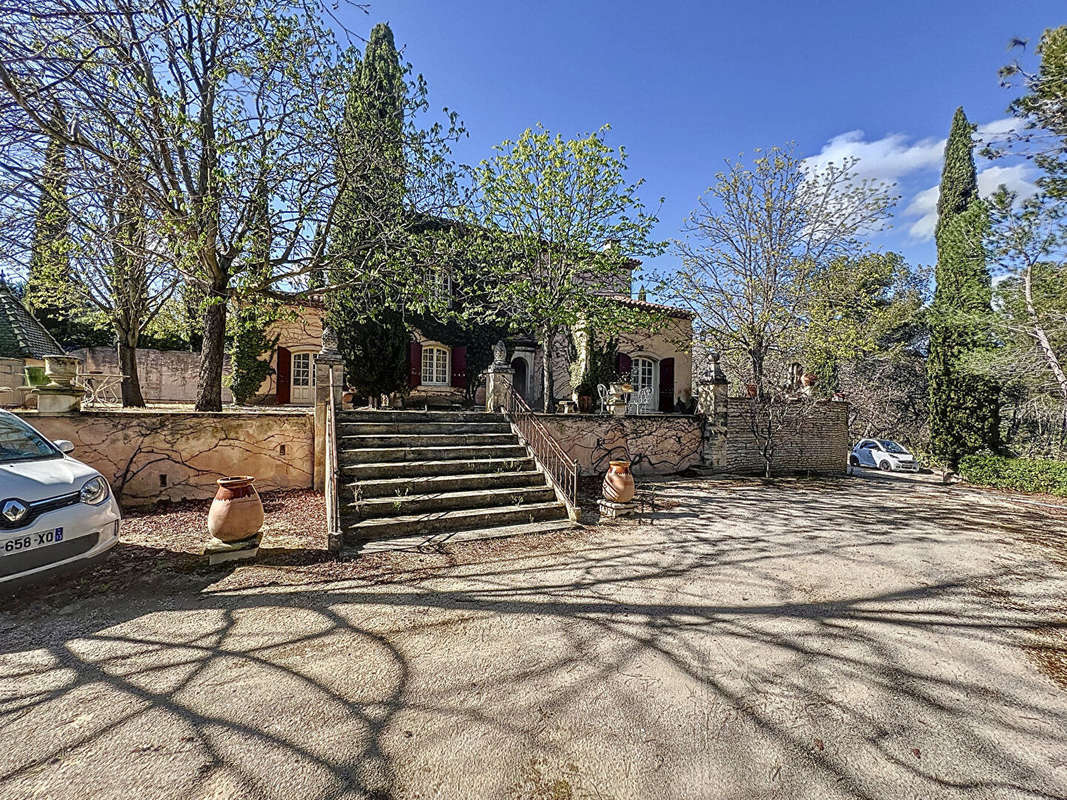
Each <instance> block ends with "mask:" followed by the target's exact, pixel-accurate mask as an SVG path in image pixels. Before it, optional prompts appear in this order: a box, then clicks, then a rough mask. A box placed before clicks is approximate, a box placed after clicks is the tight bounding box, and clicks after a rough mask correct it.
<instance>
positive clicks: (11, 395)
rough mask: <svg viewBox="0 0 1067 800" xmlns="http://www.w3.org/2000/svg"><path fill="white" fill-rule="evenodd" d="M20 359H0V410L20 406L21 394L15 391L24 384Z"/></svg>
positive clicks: (22, 364)
mask: <svg viewBox="0 0 1067 800" xmlns="http://www.w3.org/2000/svg"><path fill="white" fill-rule="evenodd" d="M24 364H25V362H24V361H23V360H22V359H21V358H0V408H4V407H6V408H14V407H16V406H19V405H21V404H22V392H20V391H18V390H17V389H16V387H17V386H22V384H24V383H25V382H26V380H25V378H24V377H23V372H22V367H23V366H24Z"/></svg>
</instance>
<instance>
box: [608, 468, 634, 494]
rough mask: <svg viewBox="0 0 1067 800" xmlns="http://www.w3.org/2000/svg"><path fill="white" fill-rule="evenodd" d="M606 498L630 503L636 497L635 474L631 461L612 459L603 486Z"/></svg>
mask: <svg viewBox="0 0 1067 800" xmlns="http://www.w3.org/2000/svg"><path fill="white" fill-rule="evenodd" d="M602 491H603V493H604V499H605V500H610V501H611V502H613V503H629V502H630V501H631V500H633V499H634V476H633V473H632V472H630V462H629V461H610V462H608V471H607V474H605V475H604V485H603V487H602Z"/></svg>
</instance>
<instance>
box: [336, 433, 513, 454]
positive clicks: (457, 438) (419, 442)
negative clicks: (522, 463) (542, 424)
mask: <svg viewBox="0 0 1067 800" xmlns="http://www.w3.org/2000/svg"><path fill="white" fill-rule="evenodd" d="M518 443H519V439H518V437H517V436H516V435H515V434H513V433H511V432H510V431H508V432H507V433H431V434H422V433H388V434H375V435H372V436H363V435H358V436H353V435H349V434H342V435H341V436H340V437H338V439H337V446H338V447H339V448H341V449H342V450H361V449H365V448H381V447H388V448H399V449H404V450H406V449H410V448H412V447H464V446H477V447H482V446H485V445H491V444H499V445H517V444H518Z"/></svg>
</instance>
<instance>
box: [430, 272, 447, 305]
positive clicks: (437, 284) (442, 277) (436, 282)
mask: <svg viewBox="0 0 1067 800" xmlns="http://www.w3.org/2000/svg"><path fill="white" fill-rule="evenodd" d="M433 295H434V297H435V298H436V299H438V300H444V301H445V304H446V305H447V306H448V308H452V276H451V275H450V274H448V272H446V271H445V270H443V269H439V270H436V271H435V272H434V275H433Z"/></svg>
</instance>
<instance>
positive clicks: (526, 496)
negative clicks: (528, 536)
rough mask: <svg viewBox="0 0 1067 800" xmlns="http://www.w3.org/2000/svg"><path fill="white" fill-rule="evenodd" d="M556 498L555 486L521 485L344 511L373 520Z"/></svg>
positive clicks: (372, 502) (365, 503)
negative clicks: (553, 488) (375, 518)
mask: <svg viewBox="0 0 1067 800" xmlns="http://www.w3.org/2000/svg"><path fill="white" fill-rule="evenodd" d="M555 499H556V494H555V492H554V491H552V487H551V486H539V487H538V486H518V487H510V488H509V487H505V488H497V489H477V490H475V491H473V492H444V493H438V494H416V495H410V496H407V497H403V496H401V497H376V498H373V499H368V500H359V501H357V502H353V503H349V504H347V505H346V506H345V508H344V509H343V510H342V514H345V515H346V517H347V516H348V515H351V516H352V518H353V519H371V518H374V517H403V516H409V515H411V514H426V513H432V512H436V511H458V510H460V509H466V508H487V507H490V506H498V507H500V508H503V507H505V506H516V507H517V506H523V505H537V504H539V503H550V502H552V501H553V500H555Z"/></svg>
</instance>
